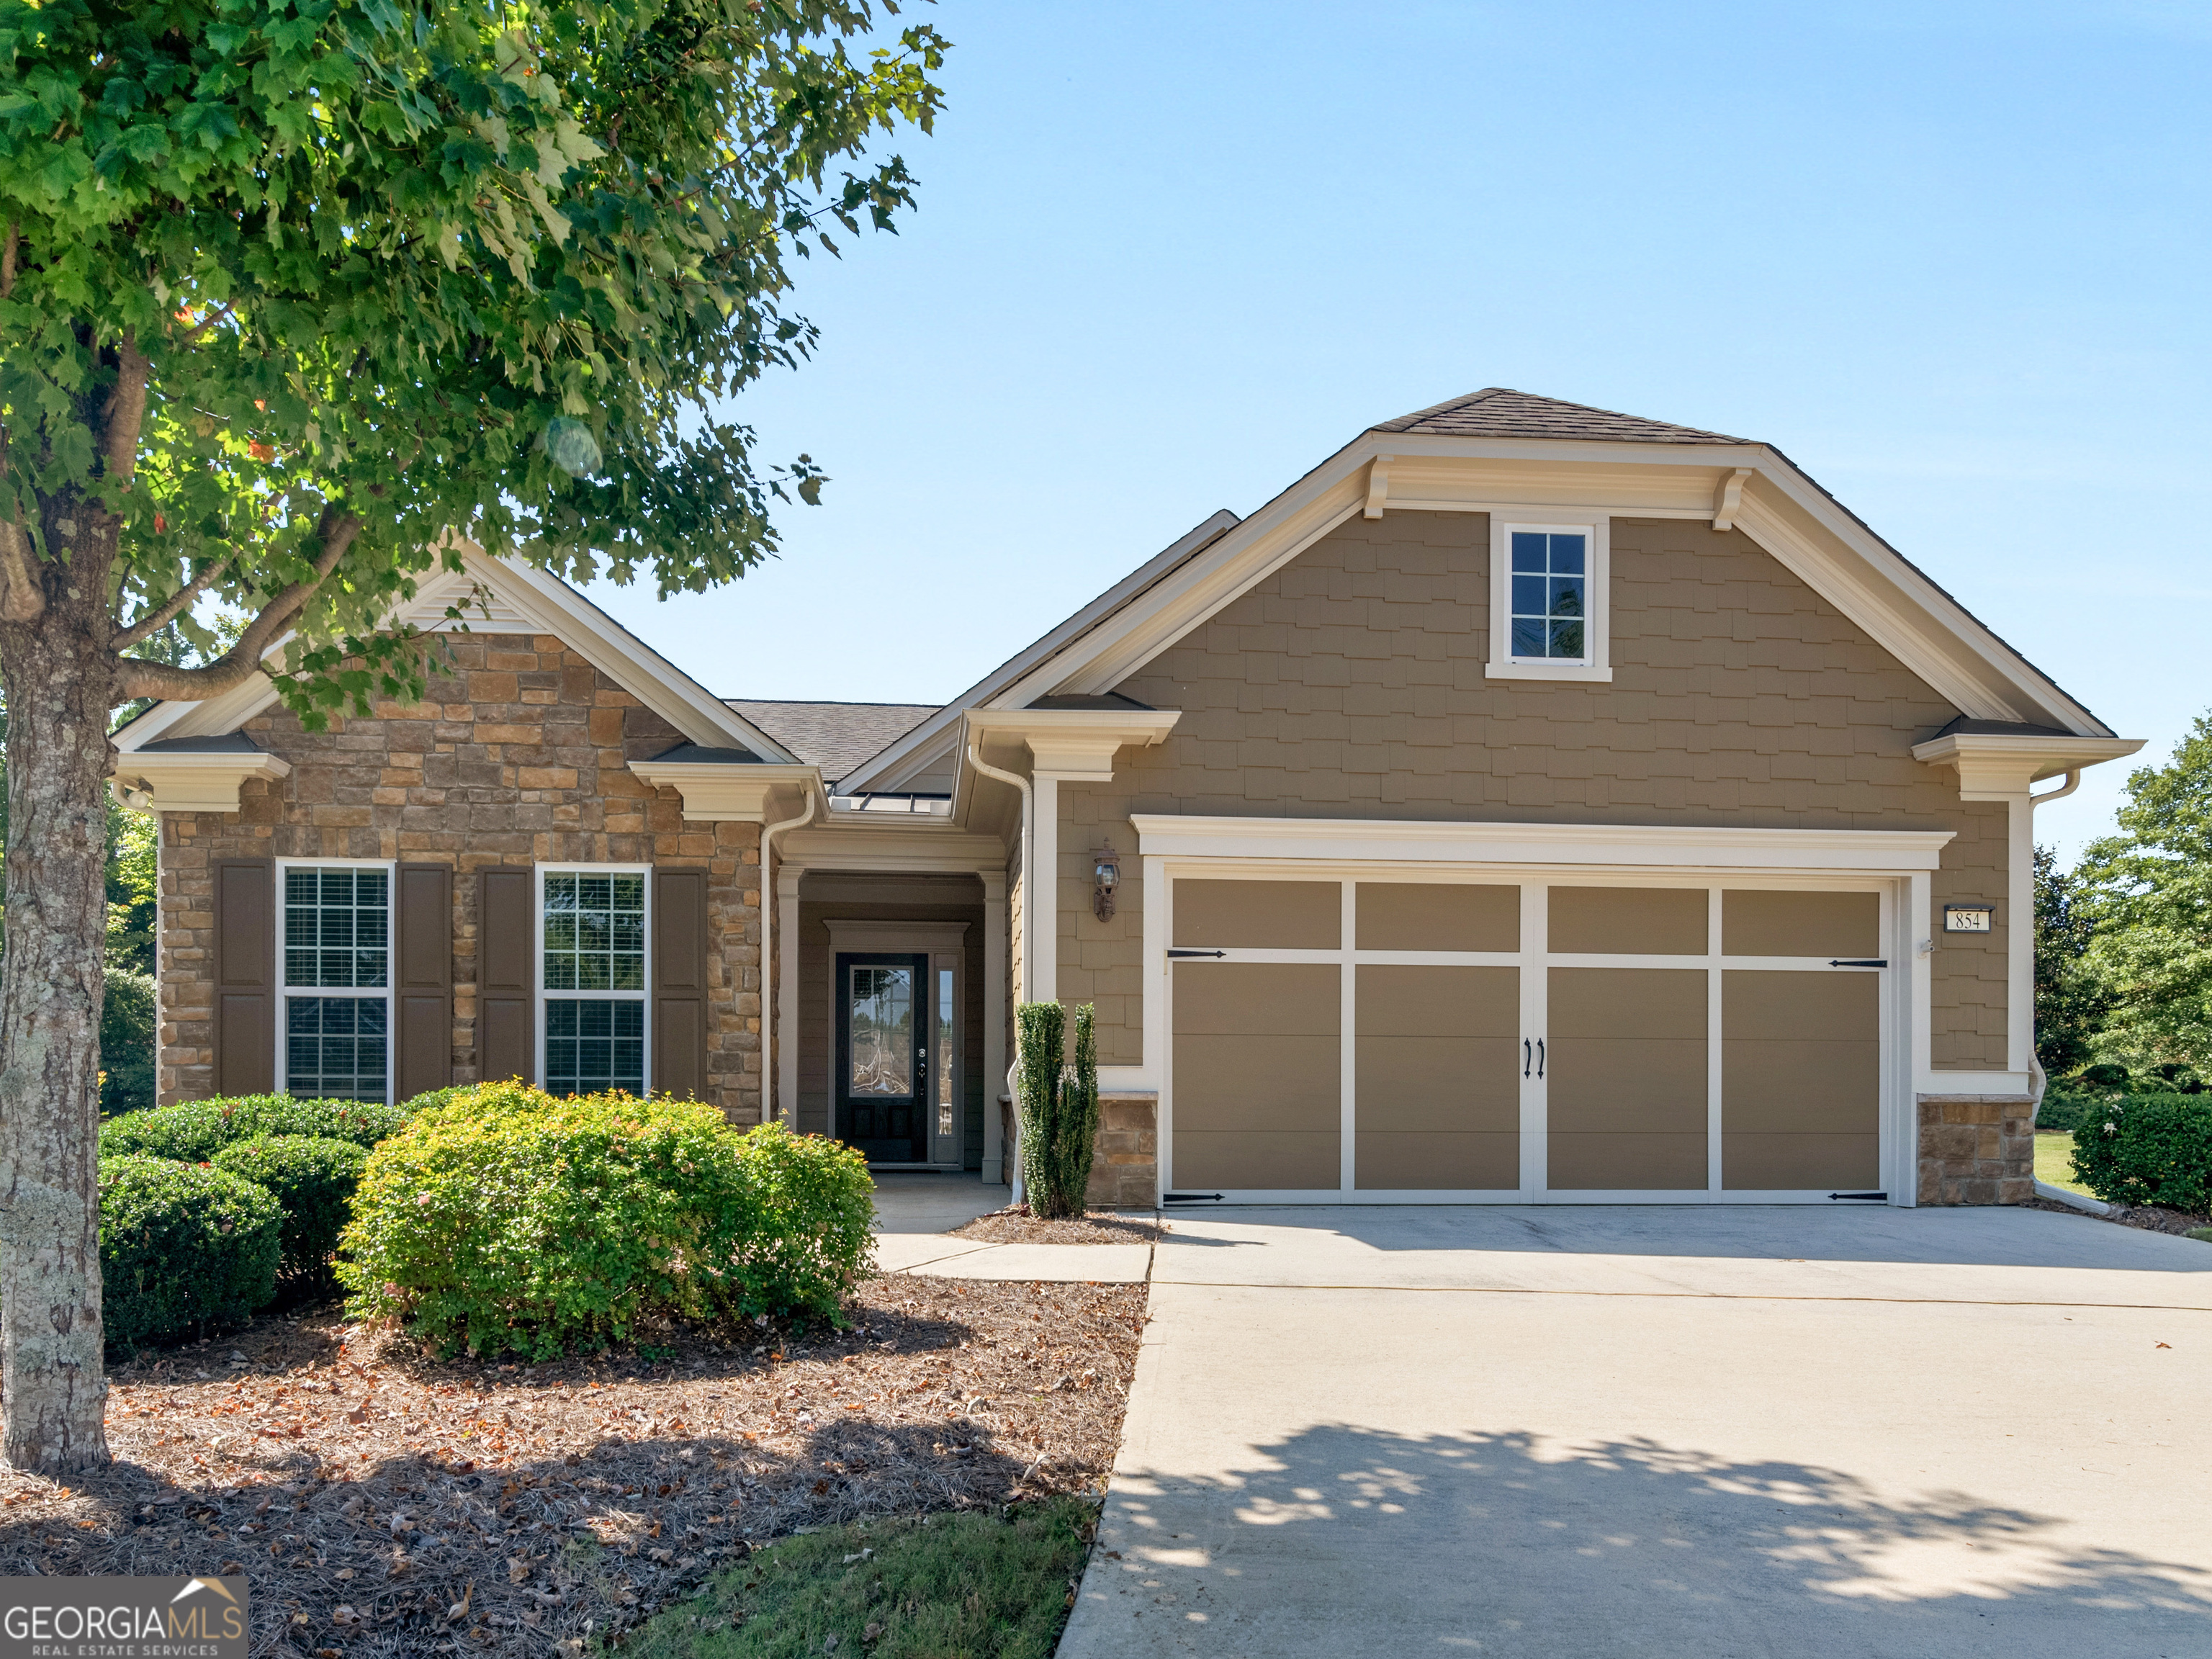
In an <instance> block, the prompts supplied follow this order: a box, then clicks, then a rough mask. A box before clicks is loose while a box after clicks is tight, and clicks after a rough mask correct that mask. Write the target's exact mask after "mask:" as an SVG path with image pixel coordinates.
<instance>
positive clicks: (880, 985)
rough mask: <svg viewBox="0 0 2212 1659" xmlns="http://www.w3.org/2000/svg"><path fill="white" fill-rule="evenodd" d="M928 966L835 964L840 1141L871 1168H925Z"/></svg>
mask: <svg viewBox="0 0 2212 1659" xmlns="http://www.w3.org/2000/svg"><path fill="white" fill-rule="evenodd" d="M928 985H929V958H928V957H927V956H907V955H903V954H890V953H884V952H875V951H855V952H840V953H839V955H838V957H837V1139H840V1140H842V1141H845V1142H847V1143H848V1145H851V1146H855V1147H858V1148H859V1149H860V1154H861V1156H863V1157H864V1158H866V1159H867V1160H868V1162H869V1163H871V1164H926V1163H927V1162H928V1161H929V1102H930V1088H929V1071H930V1063H929V1030H928V1018H927V1013H928V1006H929V1004H928Z"/></svg>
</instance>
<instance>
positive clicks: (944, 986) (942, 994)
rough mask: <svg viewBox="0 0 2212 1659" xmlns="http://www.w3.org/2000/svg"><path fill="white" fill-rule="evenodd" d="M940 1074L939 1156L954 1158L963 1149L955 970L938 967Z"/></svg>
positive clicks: (937, 1061) (935, 1060)
mask: <svg viewBox="0 0 2212 1659" xmlns="http://www.w3.org/2000/svg"><path fill="white" fill-rule="evenodd" d="M932 1064H933V1066H934V1068H935V1070H936V1073H937V1142H938V1145H937V1155H938V1157H939V1158H951V1157H952V1156H953V1155H954V1154H955V1153H956V1152H958V1151H959V1147H958V1146H957V1144H956V1143H955V1141H954V1139H953V1133H952V1132H953V1127H954V1123H955V1121H956V1115H955V1114H954V1112H953V1109H952V970H951V969H950V968H940V969H938V970H937V1046H936V1054H935V1056H934V1058H933V1061H932Z"/></svg>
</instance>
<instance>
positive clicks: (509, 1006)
mask: <svg viewBox="0 0 2212 1659" xmlns="http://www.w3.org/2000/svg"><path fill="white" fill-rule="evenodd" d="M532 887H533V883H532V872H530V871H529V870H528V869H520V870H513V869H499V870H480V871H478V872H477V1078H478V1079H480V1080H481V1081H483V1082H485V1083H504V1082H506V1081H507V1079H509V1078H517V1077H519V1078H521V1079H523V1080H524V1081H526V1082H531V1081H534V1080H535V1079H536V1078H537V1076H538V1066H537V1059H538V1044H537V1034H538V1033H537V1026H536V1024H535V1022H534V1021H533V1019H532V1009H533V1007H534V1006H535V1004H536V996H535V987H533V986H532V983H531V981H532V978H533V973H532V966H533V964H534V963H535V962H536V960H537V953H538V942H537V939H536V936H535V934H534V933H532V928H533V927H536V925H537V917H536V916H535V915H533V914H532V911H533V908H534V897H533V893H532Z"/></svg>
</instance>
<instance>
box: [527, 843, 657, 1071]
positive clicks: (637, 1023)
mask: <svg viewBox="0 0 2212 1659" xmlns="http://www.w3.org/2000/svg"><path fill="white" fill-rule="evenodd" d="M646 874H647V872H646V871H645V870H644V869H642V868H640V867H635V866H632V867H629V868H620V867H617V868H613V869H576V868H561V867H553V868H547V867H545V866H540V867H539V870H538V962H539V964H540V970H539V974H538V983H539V985H540V987H542V990H541V995H540V1006H541V1007H542V1008H543V1011H544V1012H543V1013H542V1015H541V1018H543V1019H544V1030H543V1033H542V1041H543V1042H544V1048H543V1050H542V1054H543V1064H542V1066H541V1067H540V1072H539V1074H540V1075H541V1076H542V1077H544V1079H545V1088H546V1091H547V1092H548V1093H550V1094H555V1095H589V1094H599V1093H603V1092H605V1091H607V1090H610V1089H622V1090H626V1091H629V1093H631V1094H634V1095H642V1094H643V1093H644V1092H645V1091H646V1080H647V1052H646V1021H645V998H646V985H645V963H646V912H647V906H646Z"/></svg>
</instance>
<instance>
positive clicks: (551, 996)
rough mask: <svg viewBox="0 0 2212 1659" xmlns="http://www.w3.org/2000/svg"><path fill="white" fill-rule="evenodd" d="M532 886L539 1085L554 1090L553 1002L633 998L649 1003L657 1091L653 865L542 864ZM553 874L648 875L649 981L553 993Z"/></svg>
mask: <svg viewBox="0 0 2212 1659" xmlns="http://www.w3.org/2000/svg"><path fill="white" fill-rule="evenodd" d="M535 868H536V870H537V877H536V879H535V880H534V881H533V882H532V884H531V908H530V916H531V921H530V982H531V989H532V1001H533V1002H534V1003H535V1005H536V1012H535V1013H534V1015H533V1019H534V1022H535V1024H534V1029H533V1030H532V1033H531V1040H532V1048H533V1051H534V1053H535V1054H536V1055H537V1059H538V1087H540V1088H542V1089H550V1086H551V1079H550V1078H549V1077H548V1076H547V1075H546V1072H545V1009H546V1006H547V1005H548V1004H549V1003H552V1002H556V1001H557V1002H629V1001H632V1000H635V1001H637V1002H640V1003H642V1004H643V1005H644V1006H645V1087H644V1094H645V1097H647V1098H650V1097H652V1094H653V866H651V865H649V864H540V865H538V866H535ZM548 876H642V877H644V878H645V984H644V987H643V988H641V989H640V990H636V991H549V990H547V989H546V988H545V878H546V877H548Z"/></svg>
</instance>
